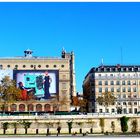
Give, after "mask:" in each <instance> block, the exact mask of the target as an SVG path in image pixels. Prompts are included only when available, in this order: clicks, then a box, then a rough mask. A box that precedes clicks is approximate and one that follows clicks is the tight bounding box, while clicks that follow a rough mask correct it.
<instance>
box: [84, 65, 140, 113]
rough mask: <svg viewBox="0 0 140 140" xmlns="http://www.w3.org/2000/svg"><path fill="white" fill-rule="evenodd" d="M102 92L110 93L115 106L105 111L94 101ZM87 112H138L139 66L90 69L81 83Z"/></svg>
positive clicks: (111, 66)
mask: <svg viewBox="0 0 140 140" xmlns="http://www.w3.org/2000/svg"><path fill="white" fill-rule="evenodd" d="M104 92H112V93H113V94H114V96H115V97H116V98H117V101H116V102H115V104H113V105H110V106H108V107H107V109H105V107H104V106H103V105H99V104H98V103H97V102H96V99H97V98H98V97H99V96H102V93H104ZM83 94H84V98H86V99H88V105H87V109H88V112H95V113H116V114H126V113H132V114H135V113H137V112H139V111H140V98H139V97H140V66H139V65H138V66H137V65H136V66H134V65H127V66H125V65H122V66H120V65H116V66H115V65H108V66H107V65H102V66H99V67H97V68H92V69H91V70H90V71H89V73H88V74H87V75H86V77H85V79H84V82H83Z"/></svg>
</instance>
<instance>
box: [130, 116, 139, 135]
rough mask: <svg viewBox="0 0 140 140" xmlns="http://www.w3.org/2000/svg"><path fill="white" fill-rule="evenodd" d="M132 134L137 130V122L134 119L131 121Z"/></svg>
mask: <svg viewBox="0 0 140 140" xmlns="http://www.w3.org/2000/svg"><path fill="white" fill-rule="evenodd" d="M131 125H132V132H134V133H136V132H137V130H138V121H137V120H136V119H135V120H132V123H131Z"/></svg>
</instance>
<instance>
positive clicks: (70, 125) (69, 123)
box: [67, 121, 73, 134]
mask: <svg viewBox="0 0 140 140" xmlns="http://www.w3.org/2000/svg"><path fill="white" fill-rule="evenodd" d="M67 124H68V128H69V134H71V129H72V124H73V122H72V121H69V122H67Z"/></svg>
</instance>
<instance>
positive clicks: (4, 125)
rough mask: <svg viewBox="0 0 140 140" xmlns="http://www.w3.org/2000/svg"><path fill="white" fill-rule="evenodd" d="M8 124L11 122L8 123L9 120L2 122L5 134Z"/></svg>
mask: <svg viewBox="0 0 140 140" xmlns="http://www.w3.org/2000/svg"><path fill="white" fill-rule="evenodd" d="M8 125H9V123H8V122H4V123H2V127H3V134H5V133H6V130H7V129H8Z"/></svg>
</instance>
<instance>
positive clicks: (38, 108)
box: [36, 104, 42, 112]
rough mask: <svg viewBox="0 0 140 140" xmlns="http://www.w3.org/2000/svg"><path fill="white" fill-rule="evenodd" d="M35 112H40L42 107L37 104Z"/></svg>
mask: <svg viewBox="0 0 140 140" xmlns="http://www.w3.org/2000/svg"><path fill="white" fill-rule="evenodd" d="M36 111H38V112H39V111H42V105H41V104H37V105H36Z"/></svg>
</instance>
